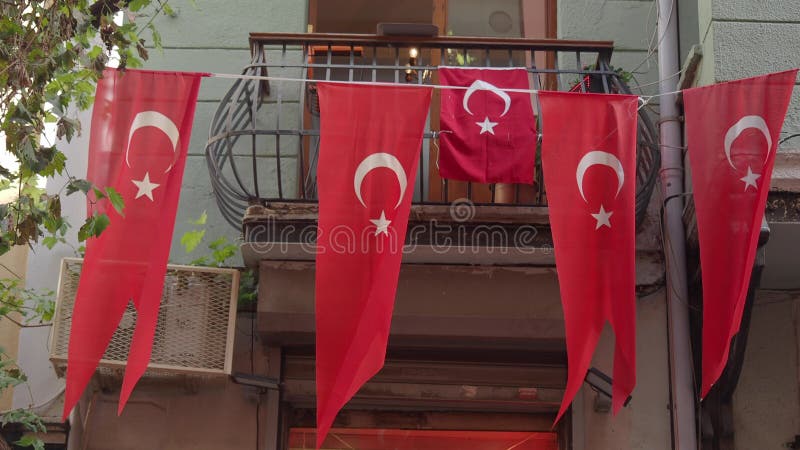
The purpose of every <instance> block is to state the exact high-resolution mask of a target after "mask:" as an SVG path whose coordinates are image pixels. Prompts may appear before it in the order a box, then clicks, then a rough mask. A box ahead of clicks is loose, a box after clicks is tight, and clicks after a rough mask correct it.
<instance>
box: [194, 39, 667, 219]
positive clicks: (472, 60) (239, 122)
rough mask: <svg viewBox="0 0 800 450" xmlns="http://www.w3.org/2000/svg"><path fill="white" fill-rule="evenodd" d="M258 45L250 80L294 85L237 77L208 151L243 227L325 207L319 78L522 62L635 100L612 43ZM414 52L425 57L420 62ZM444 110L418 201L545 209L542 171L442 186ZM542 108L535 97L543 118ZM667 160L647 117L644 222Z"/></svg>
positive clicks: (417, 73) (561, 85)
mask: <svg viewBox="0 0 800 450" xmlns="http://www.w3.org/2000/svg"><path fill="white" fill-rule="evenodd" d="M250 45H251V52H252V62H251V64H250V65H248V66H247V67H245V68H244V70H243V71H242V73H243V74H244V75H250V76H266V75H269V76H272V77H278V78H285V79H291V80H292V81H287V80H273V81H269V82H268V81H265V80H259V79H240V80H237V81H236V82H234V83H233V86H232V87H231V88H230V90H229V91H228V92H227V94H226V95H225V97H224V98H223V99H222V100H221V102H220V104H219V107H218V108H217V111H216V113H215V114H214V117H213V119H212V123H211V127H210V131H209V139H208V141H207V144H206V160H207V163H208V169H209V172H210V175H211V182H212V185H213V188H214V194H215V196H216V200H217V204H218V206H219V208H220V211H221V212H222V215H223V216H224V217H225V219H226V220H227V221H228V223H230V224H231V225H232V226H233V227H235V228H237V229H240V227H241V225H242V218H243V216H244V214H245V211H246V209H247V207H248V206H250V205H259V204H260V205H266V204H267V203H269V202H292V201H299V202H312V203H313V202H315V201H316V199H317V195H316V162H317V154H318V150H319V105H318V99H317V97H316V89H315V85H316V82H317V81H319V80H342V81H359V82H367V83H370V82H393V83H411V84H432V83H434V82H435V81H436V80H437V78H438V77H437V75H436V71H437V68H438V66H440V65H458V66H465V67H476V68H479V67H524V68H526V69H527V71H528V72H529V74H530V79H531V86H532V87H533V88H534V89H549V90H561V91H567V90H573V91H584V92H585V91H591V92H607V93H630V89H629V88H628V86H627V85H626V84H625V83H624V82H623V81H622V80H621V79H620V77H619V74H618V73H617V72H615V71H614V70H612V68H611V66H610V60H611V53H612V50H613V44H612V43H611V42H589V41H581V42H578V41H561V40H526V39H492V38H461V37H434V38H419V37H391V36H373V35H334V34H329V35H325V34H313V33H310V34H274V33H253V34H251V35H250ZM412 48H413V49H415V50H416V52H417V55H416V56H415V57H414V58H411V56H410V54H411V53H410V50H411V49H412ZM295 80H300V81H295ZM434 95H436V93H434ZM437 103H438V100H437V99H436V97H434V100H433V102H432V109H431V115H430V117H429V122H428V125H427V126H426V131H425V134H424V141H423V149H422V152H421V161H420V164H419V173H418V175H417V177H416V178H417V184H416V186H415V189H414V198H413V202H414V203H415V204H448V203H450V202H451V201H454V200H456V199H463V198H467V199H469V200H471V201H473V203H476V204H492V205H505V206H512V207H513V206H515V205H525V206H546V204H547V195H546V192H545V190H544V185H543V183H542V170H541V165H540V164H537V170H536V186H535V187H529V186H522V185H511V186H509V185H502V186H501V185H494V184H490V185H481V184H477V183H465V182H455V181H451V180H446V179H441V177H439V175H438V170H437V168H436V152H437V151H438V147H437V146H436V135H437V131H438V129H437V126H436V123H437V122H438V117H437V116H438V112H437V110H436V109H435V108H436V104H437ZM537 103H538V99H535V98H534V110H535V111H536V110H538V105H537ZM545 127H546V124H545ZM537 128H538V129H539V130H541V132H543V133H546V132H547V131H546V128H544V129H543V128H542V127H541V126H540V127H537ZM538 150H540V149H538ZM659 163H660V157H659V150H658V139H657V135H656V130H655V127H654V125H653V122H652V120H651V118H650V117H648V115H647V113H646V112H645V111H642V112H640V114H639V135H638V151H637V195H636V213H637V214H636V218H637V224H638V223H640V222H641V220H642V218H643V217H644V214H645V212H646V209H647V204H648V202H649V198H650V195H651V193H652V190H653V187H654V185H655V180H656V176H657V174H658V168H659Z"/></svg>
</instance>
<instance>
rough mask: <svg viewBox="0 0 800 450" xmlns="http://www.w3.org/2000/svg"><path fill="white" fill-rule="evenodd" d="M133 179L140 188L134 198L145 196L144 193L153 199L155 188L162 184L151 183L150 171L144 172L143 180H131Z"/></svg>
mask: <svg viewBox="0 0 800 450" xmlns="http://www.w3.org/2000/svg"><path fill="white" fill-rule="evenodd" d="M131 181H132V182H133V184H135V185H136V187H137V188H138V189H139V190H138V191H137V192H136V197H134V200H135V199H137V198H139V197H141V196H143V195H146V196H147V198H149V199H150V201H153V189H155V188H157V187H159V186H161V185H160V184H157V183H151V182H150V173H149V172H145V173H144V178H143V179H142V180H141V181H137V180H131Z"/></svg>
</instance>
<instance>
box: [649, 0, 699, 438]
mask: <svg viewBox="0 0 800 450" xmlns="http://www.w3.org/2000/svg"><path fill="white" fill-rule="evenodd" d="M658 12H659V15H658V35H659V36H660V39H659V44H658V72H659V79H660V80H661V83H660V92H659V93H660V94H661V97H660V100H661V103H660V108H659V113H660V116H661V120H660V124H661V125H660V133H659V134H660V140H661V167H662V169H661V188H662V190H663V194H664V196H663V198H664V202H665V204H664V222H665V223H664V230H665V231H664V232H665V234H666V236H665V239H664V242H665V248H664V253H665V255H666V263H667V274H668V279H667V284H668V287H667V331H668V339H669V363H670V364H669V367H670V374H669V375H670V397H671V398H670V404H671V415H672V417H671V418H672V448H673V449H675V450H696V449H697V433H696V427H697V424H696V420H695V415H696V410H695V387H694V381H693V377H692V347H691V340H690V335H689V308H688V305H689V302H688V298H689V293H688V286H687V277H686V251H685V240H686V237H685V232H684V228H683V203H684V202H683V184H684V170H683V149H682V148H681V127H680V122H679V119H678V105H677V103H676V99H677V94H675V93H674V92H675V91H676V90H677V88H678V77H677V76H676V75H675V74H676V73H678V71H679V70H680V61H679V56H678V27H677V24H678V12H677V1H676V0H669V1H666V0H661V1H659V2H658Z"/></svg>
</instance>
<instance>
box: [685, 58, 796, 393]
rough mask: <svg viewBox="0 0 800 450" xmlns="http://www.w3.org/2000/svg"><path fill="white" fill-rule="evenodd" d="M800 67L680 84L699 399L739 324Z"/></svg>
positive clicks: (717, 373)
mask: <svg viewBox="0 0 800 450" xmlns="http://www.w3.org/2000/svg"><path fill="white" fill-rule="evenodd" d="M796 78H797V69H794V70H789V71H786V72H779V73H774V74H770V75H764V76H760V77H755V78H748V79H744V80H737V81H731V82H727V83H720V84H714V85H711V86H704V87H700V88H695V89H687V90H685V91H683V100H684V106H685V110H686V141H687V146H688V150H689V162H690V166H691V169H692V170H691V173H692V193H693V197H694V203H695V210H696V214H697V231H698V238H699V241H700V266H701V270H702V281H703V353H702V355H703V377H702V387H701V388H702V392H701V398H703V397H705V396H706V394H708V391H709V389H711V386H713V384H714V383H715V382H716V381H717V379H718V378H719V376H720V374H722V371H723V369H724V368H725V364H726V363H727V360H728V352H729V350H730V341H731V338H732V337H733V336H734V335H735V334H736V333H737V332H738V331H739V325H740V324H741V320H742V311H743V309H744V304H745V297H746V296H747V288H748V285H749V283H750V274H751V271H752V268H753V263H754V261H755V256H756V246H757V244H758V234H759V230H760V228H761V222H762V218H763V216H764V207H765V206H766V202H767V195H768V194H769V188H770V178H771V176H772V168H773V165H774V163H775V152H776V151H777V148H778V140H779V136H780V131H781V126H782V124H783V120H784V117H785V116H786V110H787V108H788V106H789V100H790V99H791V96H792V88H793V86H794V83H795V80H796Z"/></svg>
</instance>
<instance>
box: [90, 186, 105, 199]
mask: <svg viewBox="0 0 800 450" xmlns="http://www.w3.org/2000/svg"><path fill="white" fill-rule="evenodd" d="M92 192H94V198H95V199H97V200H102V199H104V198H106V194H105V192H103V190H102V189H100V188H97V187H92Z"/></svg>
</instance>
